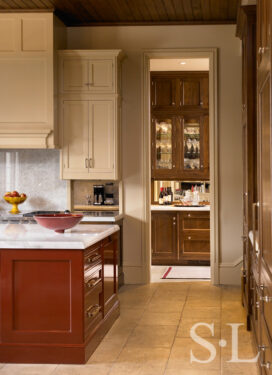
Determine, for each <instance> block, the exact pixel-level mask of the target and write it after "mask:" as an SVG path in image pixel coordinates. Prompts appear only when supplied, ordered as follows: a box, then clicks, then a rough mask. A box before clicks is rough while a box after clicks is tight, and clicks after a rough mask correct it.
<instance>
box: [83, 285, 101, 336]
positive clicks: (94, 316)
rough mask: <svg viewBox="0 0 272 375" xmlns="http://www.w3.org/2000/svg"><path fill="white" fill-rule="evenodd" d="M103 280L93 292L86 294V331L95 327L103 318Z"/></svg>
mask: <svg viewBox="0 0 272 375" xmlns="http://www.w3.org/2000/svg"><path fill="white" fill-rule="evenodd" d="M102 306H103V298H102V281H101V282H99V283H98V284H97V285H96V286H95V287H94V288H93V290H92V291H91V292H89V293H87V294H85V309H84V314H85V319H84V322H85V333H87V332H89V331H90V330H92V329H94V328H95V326H96V324H98V322H99V321H100V320H101V319H102V318H103V307H102Z"/></svg>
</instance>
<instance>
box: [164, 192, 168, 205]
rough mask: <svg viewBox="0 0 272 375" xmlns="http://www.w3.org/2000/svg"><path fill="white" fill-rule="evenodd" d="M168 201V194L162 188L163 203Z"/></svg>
mask: <svg viewBox="0 0 272 375" xmlns="http://www.w3.org/2000/svg"><path fill="white" fill-rule="evenodd" d="M167 202H168V194H167V192H166V189H163V204H167Z"/></svg>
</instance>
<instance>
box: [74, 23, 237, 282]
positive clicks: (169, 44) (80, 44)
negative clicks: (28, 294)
mask: <svg viewBox="0 0 272 375" xmlns="http://www.w3.org/2000/svg"><path fill="white" fill-rule="evenodd" d="M67 41H68V48H70V49H113V48H114V49H115V48H121V49H123V50H124V52H125V53H126V56H127V58H126V59H125V60H124V62H123V74H122V77H123V83H122V89H123V110H122V112H123V113H122V126H123V148H122V151H123V180H124V209H125V214H126V219H125V230H124V249H125V250H124V265H125V273H126V282H129V283H136V282H141V281H142V279H143V278H142V263H143V261H142V260H143V257H144V256H143V251H144V249H142V232H141V230H142V226H141V220H142V218H143V217H144V205H143V199H144V198H143V197H144V190H143V162H144V161H143V158H142V155H143V150H142V145H143V139H142V137H143V135H142V129H141V125H142V92H141V83H142V75H143V65H142V54H143V50H144V49H149V50H150V49H153V48H154V49H162V48H179V49H180V48H194V47H195V48H199V47H216V48H218V56H219V57H218V58H219V80H218V86H219V93H218V103H219V116H218V119H219V121H218V126H219V156H218V157H219V192H220V197H219V198H220V207H219V212H220V223H219V225H220V249H219V252H220V274H221V277H220V282H221V283H233V282H236V283H239V274H240V261H241V256H242V243H241V234H242V153H241V144H242V131H241V45H240V41H239V39H238V38H235V26H234V25H216V26H138V27H133V26H120V27H81V28H68V30H67Z"/></svg>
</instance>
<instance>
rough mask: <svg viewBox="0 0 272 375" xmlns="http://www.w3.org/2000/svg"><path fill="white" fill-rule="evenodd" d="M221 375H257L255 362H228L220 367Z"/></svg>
mask: <svg viewBox="0 0 272 375" xmlns="http://www.w3.org/2000/svg"><path fill="white" fill-rule="evenodd" d="M221 374H222V375H245V374H246V375H259V371H258V367H257V365H256V364H254V363H252V364H248V363H230V364H227V365H224V366H223V367H222V369H221Z"/></svg>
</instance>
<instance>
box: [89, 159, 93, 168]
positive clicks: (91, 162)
mask: <svg viewBox="0 0 272 375" xmlns="http://www.w3.org/2000/svg"><path fill="white" fill-rule="evenodd" d="M89 168H93V159H92V158H90V159H89Z"/></svg>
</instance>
